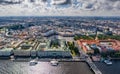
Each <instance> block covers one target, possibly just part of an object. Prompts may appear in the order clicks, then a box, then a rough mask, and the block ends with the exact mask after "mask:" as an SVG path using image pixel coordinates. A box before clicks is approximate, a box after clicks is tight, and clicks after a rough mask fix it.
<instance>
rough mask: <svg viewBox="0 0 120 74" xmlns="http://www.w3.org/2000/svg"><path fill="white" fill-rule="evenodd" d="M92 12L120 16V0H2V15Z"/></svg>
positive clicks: (0, 1)
mask: <svg viewBox="0 0 120 74" xmlns="http://www.w3.org/2000/svg"><path fill="white" fill-rule="evenodd" d="M16 10H17V11H16ZM68 12H69V13H68ZM96 12H97V13H96ZM92 14H93V15H110V16H114V15H116V16H117V15H119V16H120V0H0V15H87V16H89V15H92Z"/></svg>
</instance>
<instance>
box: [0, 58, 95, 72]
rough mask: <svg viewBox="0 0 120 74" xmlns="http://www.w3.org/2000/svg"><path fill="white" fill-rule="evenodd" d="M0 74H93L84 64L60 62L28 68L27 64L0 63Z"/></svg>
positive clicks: (43, 63) (39, 63) (39, 64)
mask: <svg viewBox="0 0 120 74" xmlns="http://www.w3.org/2000/svg"><path fill="white" fill-rule="evenodd" d="M0 74H93V73H92V72H91V71H90V69H89V67H88V66H87V64H86V63H84V62H60V63H59V65H58V66H51V64H50V63H49V62H38V64H37V65H35V66H30V65H29V62H12V61H3V60H2V61H0Z"/></svg>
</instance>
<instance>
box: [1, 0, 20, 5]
mask: <svg viewBox="0 0 120 74" xmlns="http://www.w3.org/2000/svg"><path fill="white" fill-rule="evenodd" d="M20 3H21V1H13V0H11V1H9V0H8V1H7V0H0V4H20Z"/></svg>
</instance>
